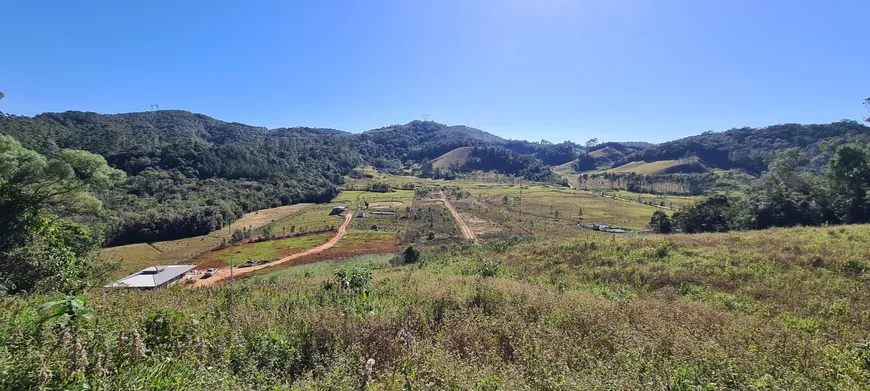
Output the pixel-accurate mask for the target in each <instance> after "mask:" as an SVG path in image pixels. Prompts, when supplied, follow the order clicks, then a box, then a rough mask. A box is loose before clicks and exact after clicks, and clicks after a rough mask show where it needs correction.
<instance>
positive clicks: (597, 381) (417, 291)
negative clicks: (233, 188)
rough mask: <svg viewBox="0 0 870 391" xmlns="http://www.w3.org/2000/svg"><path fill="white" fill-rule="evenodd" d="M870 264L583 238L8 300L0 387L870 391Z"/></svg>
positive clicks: (852, 239)
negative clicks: (72, 306)
mask: <svg viewBox="0 0 870 391" xmlns="http://www.w3.org/2000/svg"><path fill="white" fill-rule="evenodd" d="M358 240H359V241H360V242H361V241H362V240H363V239H362V238H359V239H358ZM349 243H351V242H349ZM868 258H870V226H844V227H826V228H792V229H773V230H767V231H756V232H737V233H729V234H701V235H671V236H659V235H625V236H609V235H608V236H602V235H597V234H595V233H594V232H590V231H582V232H579V233H577V234H575V235H573V236H572V237H569V238H566V237H559V238H538V239H537V240H535V239H529V238H526V239H518V238H506V239H491V240H488V241H485V242H483V243H482V244H481V245H477V246H475V245H471V244H468V245H466V246H460V247H453V248H451V249H448V250H446V251H445V250H440V249H439V250H438V251H433V252H431V253H425V252H424V254H423V256H422V258H421V260H420V261H419V262H418V263H416V264H412V265H407V266H398V267H393V266H387V265H386V264H385V261H386V258H353V259H351V260H349V262H351V263H349V264H348V265H356V266H364V265H365V264H366V263H367V262H371V266H372V269H374V270H373V273H374V278H373V280H371V282H370V283H366V282H365V281H366V280H365V278H364V274H360V275H359V276H360V277H359V278H360V279H359V280H358V281H360V282H359V283H354V285H350V286H351V288H342V287H343V286H345V285H340V284H339V282H340V281H336V280H334V279H333V273H334V271H335V270H336V269H337V268H338V267H340V266H341V265H342V264H341V263H340V262H338V261H336V262H333V263H329V264H318V265H311V266H305V267H304V268H296V267H294V268H290V269H286V270H282V271H280V272H278V273H276V274H273V275H274V276H275V278H271V277H268V276H263V277H255V278H252V279H250V280H249V281H244V282H242V283H239V284H233V285H230V286H225V287H216V288H209V289H198V290H190V289H183V288H181V287H177V288H170V289H159V290H154V291H134V290H123V291H100V290H98V291H92V292H90V293H88V294H87V299H88V302H87V303H86V304H85V307H86V308H90V309H92V310H93V311H94V312H93V316H91V317H88V318H85V317H80V318H73V323H72V324H73V325H70V324H68V325H67V326H54V325H51V326H49V325H42V326H45V327H42V326H40V316H39V313H38V308H39V307H40V305H42V304H43V303H45V302H46V301H48V300H50V299H51V297H47V296H40V295H34V296H27V297H16V298H8V297H3V298H0V308H2V310H0V324H2V325H3V327H2V328H0V338H2V339H0V341H2V343H0V368H3V376H0V388H2V389H37V388H39V387H43V388H44V389H95V390H113V389H129V390H154V389H186V390H223V389H257V390H267V389H268V390H315V389H341V390H350V389H366V390H375V389H377V390H396V391H399V390H428V389H452V390H520V389H530V390H539V389H548V390H576V389H584V390H585V389H600V390H611V389H617V390H648V389H653V390H852V391H858V390H867V389H868V385H870V328H868V327H867V325H868V324H870V289H867V287H868V284H870V262H868ZM305 268H308V269H305ZM305 270H308V271H309V272H306V271H305ZM131 303H135V305H131ZM71 328H74V330H75V331H74V332H73V331H69V330H70V329H71ZM64 330H67V331H64ZM367 362H368V364H367ZM366 368H368V369H366ZM85 383H87V386H84V385H83V384H85Z"/></svg>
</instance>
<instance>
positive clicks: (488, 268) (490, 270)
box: [478, 259, 501, 278]
mask: <svg viewBox="0 0 870 391" xmlns="http://www.w3.org/2000/svg"><path fill="white" fill-rule="evenodd" d="M500 269H501V262H498V261H494V260H491V259H486V260H484V261H482V262H481V263H480V266H479V268H478V274H480V276H481V277H484V278H487V277H495V276H498V272H499V270H500Z"/></svg>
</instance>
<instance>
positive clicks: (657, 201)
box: [604, 190, 706, 209]
mask: <svg viewBox="0 0 870 391" xmlns="http://www.w3.org/2000/svg"><path fill="white" fill-rule="evenodd" d="M604 194H607V195H609V196H613V197H617V198H621V199H624V200H629V201H634V202H639V203H641V204H648V205H658V206H662V207H666V208H669V209H680V208H682V207H684V206H688V205H693V204H694V203H696V202H698V201H700V200H703V199H705V198H706V197H704V196H694V197H693V196H675V195H665V194H649V193H634V192H630V191H626V190H616V191H611V190H608V191H605V192H604Z"/></svg>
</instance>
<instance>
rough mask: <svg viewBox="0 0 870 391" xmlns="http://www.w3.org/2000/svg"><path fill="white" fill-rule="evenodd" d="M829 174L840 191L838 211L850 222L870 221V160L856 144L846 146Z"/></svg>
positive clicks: (832, 163)
mask: <svg viewBox="0 0 870 391" xmlns="http://www.w3.org/2000/svg"><path fill="white" fill-rule="evenodd" d="M828 173H829V175H830V176H831V178H832V179H833V181H834V185H835V187H837V188H838V191H837V192H836V194H837V195H838V196H839V197H838V201H839V202H837V205H838V207H837V209H839V213H840V214H841V215H842V216H843V220H844V221H845V222H847V223H864V222H867V221H870V200H868V199H867V194H868V187H870V158H868V156H867V152H866V151H864V150H862V149H860V148H858V147H857V146H854V145H844V146H842V147H840V148H839V149H837V152H836V153H835V154H834V156H833V157H832V158H831V161H830V162H829V163H828Z"/></svg>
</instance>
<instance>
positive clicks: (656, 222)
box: [649, 210, 673, 234]
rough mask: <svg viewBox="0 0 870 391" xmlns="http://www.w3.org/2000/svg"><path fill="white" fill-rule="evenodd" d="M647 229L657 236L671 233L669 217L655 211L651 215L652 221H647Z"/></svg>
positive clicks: (671, 225)
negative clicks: (657, 234)
mask: <svg viewBox="0 0 870 391" xmlns="http://www.w3.org/2000/svg"><path fill="white" fill-rule="evenodd" d="M649 227H650V229H652V230H653V232H655V233H659V234H669V233H671V232H672V231H673V223H672V222H671V217H670V216H668V214H667V213H665V212H662V211H660V210H657V211H655V213H653V215H652V219H650V221H649Z"/></svg>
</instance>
